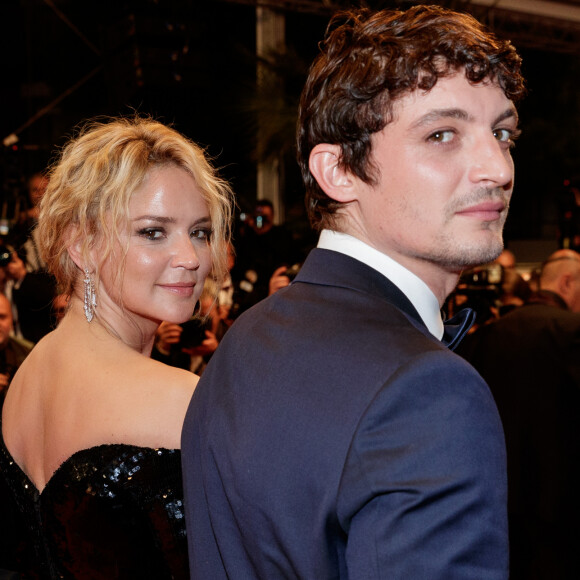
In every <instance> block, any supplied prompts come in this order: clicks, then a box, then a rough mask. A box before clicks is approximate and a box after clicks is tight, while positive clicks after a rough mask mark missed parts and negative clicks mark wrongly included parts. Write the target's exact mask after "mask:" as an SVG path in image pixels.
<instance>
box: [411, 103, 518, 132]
mask: <svg viewBox="0 0 580 580" xmlns="http://www.w3.org/2000/svg"><path fill="white" fill-rule="evenodd" d="M509 118H514V119H515V120H516V123H517V121H518V114H517V112H516V110H515V108H514V107H513V106H512V107H508V108H507V109H506V110H505V111H504V112H503V113H501V114H500V115H498V116H497V117H496V118H495V120H494V122H493V123H492V126H495V125H497V124H498V123H500V122H501V121H504V120H505V119H509ZM442 119H458V120H459V121H468V122H469V121H472V120H473V117H472V116H471V115H470V114H469V113H468V112H467V111H465V110H464V109H433V110H432V111H429V112H428V113H425V114H424V115H423V116H422V117H419V119H417V120H416V121H415V122H414V123H413V124H412V125H411V128H412V129H415V128H417V129H419V128H421V127H423V126H424V125H429V124H430V123H436V122H437V121H440V120H442Z"/></svg>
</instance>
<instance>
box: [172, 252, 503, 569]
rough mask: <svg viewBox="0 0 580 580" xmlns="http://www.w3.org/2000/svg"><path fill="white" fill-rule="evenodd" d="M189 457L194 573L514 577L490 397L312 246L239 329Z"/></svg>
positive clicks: (189, 424) (402, 312)
mask: <svg viewBox="0 0 580 580" xmlns="http://www.w3.org/2000/svg"><path fill="white" fill-rule="evenodd" d="M182 457H183V469H184V478H185V493H186V496H185V503H186V514H187V525H188V538H189V551H190V562H191V577H192V578H194V579H199V580H220V579H222V578H230V579H243V580H246V579H258V578H259V579H264V580H272V579H277V578H304V579H312V580H324V579H331V578H341V579H345V578H349V579H350V580H354V579H375V578H388V579H391V580H419V579H428V580H454V579H457V580H459V579H461V580H469V579H473V580H499V579H505V578H507V576H508V574H507V561H508V551H507V521H506V474H505V449H504V440H503V432H502V428H501V424H500V421H499V417H498V414H497V410H496V407H495V404H494V402H493V399H492V397H491V395H490V392H489V390H488V388H487V386H486V384H485V383H484V381H483V380H482V379H481V377H480V376H479V375H478V374H477V372H476V371H475V370H474V369H473V368H472V367H471V366H470V365H469V364H468V363H467V362H466V361H464V360H462V359H461V358H460V357H458V356H457V355H455V354H454V353H452V352H450V351H449V350H448V349H446V348H445V347H444V346H443V345H442V344H441V343H440V342H439V341H437V340H436V339H434V338H433V337H432V336H431V335H430V334H429V333H428V331H427V329H426V328H425V327H424V325H423V324H422V322H421V320H420V318H419V316H418V314H417V312H416V311H415V309H414V308H413V306H412V305H411V303H410V302H409V301H408V300H407V298H406V297H405V296H404V295H403V294H402V293H401V292H400V291H399V290H398V289H397V288H396V287H395V286H394V285H393V284H391V283H390V282H389V281H388V280H387V279H386V278H385V277H384V276H382V275H381V274H379V273H378V272H376V271H375V270H373V269H372V268H370V267H368V266H366V265H364V264H362V263H361V262H359V261H357V260H355V259H353V258H350V257H348V256H345V255H342V254H339V253H337V252H333V251H329V250H321V249H316V250H314V251H313V252H311V254H310V255H309V257H308V259H307V260H306V262H305V264H304V266H303V268H302V270H301V272H300V274H299V275H298V277H297V278H296V281H295V282H294V283H293V284H292V285H291V286H290V287H288V288H286V289H283V290H281V291H279V292H277V293H276V294H275V295H273V296H272V297H270V298H268V299H266V300H264V301H263V302H261V303H259V304H258V305H257V306H256V307H254V308H253V309H251V310H249V311H248V312H247V313H246V314H245V315H244V316H242V317H241V318H240V319H238V321H237V322H236V323H235V324H234V325H233V327H232V328H231V329H230V330H229V331H228V333H227V334H226V335H225V337H224V339H223V341H222V342H221V344H220V347H219V349H218V350H217V352H216V353H215V354H214V356H213V357H212V360H211V363H210V364H209V366H208V368H207V369H206V371H205V372H204V375H203V377H202V379H201V380H200V382H199V385H198V387H197V389H196V391H195V393H194V396H193V398H192V402H191V404H190V407H189V410H188V413H187V417H186V421H185V426H184V431H183V438H182Z"/></svg>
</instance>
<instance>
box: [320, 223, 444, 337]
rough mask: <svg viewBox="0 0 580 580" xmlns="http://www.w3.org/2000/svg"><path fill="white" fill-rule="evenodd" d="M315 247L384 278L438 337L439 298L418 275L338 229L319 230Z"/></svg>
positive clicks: (439, 327)
mask: <svg viewBox="0 0 580 580" xmlns="http://www.w3.org/2000/svg"><path fill="white" fill-rule="evenodd" d="M318 247H319V248H322V249H325V250H334V251H335V252H340V253H342V254H346V255H347V256H350V257H351V258H354V259H355V260H358V261H359V262H363V263H364V264H366V265H367V266H370V267H371V268H373V269H374V270H377V271H378V272H380V273H381V274H382V275H383V276H385V277H386V278H388V279H389V280H390V281H391V282H392V283H393V284H394V285H395V286H397V288H399V290H401V292H403V294H405V296H407V298H408V299H409V300H410V301H411V303H412V304H413V306H414V307H415V309H416V310H417V312H418V313H419V316H420V317H421V320H423V322H424V323H425V326H426V327H427V329H428V330H429V332H430V333H431V334H432V335H433V336H435V337H436V338H437V339H438V340H441V338H442V336H443V330H444V327H443V320H442V318H441V311H440V308H439V301H438V300H437V297H436V296H435V294H433V292H432V291H431V289H430V288H429V286H427V284H425V282H423V280H421V278H419V277H418V276H416V275H415V274H413V272H411V271H410V270H407V268H405V267H404V266H401V264H399V263H398V262H396V261H395V260H393V259H392V258H390V257H389V256H387V255H386V254H383V253H382V252H379V251H378V250H375V248H372V247H371V246H369V245H368V244H366V243H365V242H363V241H361V240H359V239H357V238H354V237H353V236H350V235H348V234H345V233H342V232H335V231H332V230H323V231H322V232H321V233H320V238H319V240H318Z"/></svg>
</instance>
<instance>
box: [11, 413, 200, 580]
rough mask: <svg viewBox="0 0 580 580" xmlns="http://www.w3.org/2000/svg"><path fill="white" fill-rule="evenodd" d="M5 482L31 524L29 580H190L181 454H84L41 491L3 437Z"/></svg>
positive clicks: (26, 558)
mask: <svg viewBox="0 0 580 580" xmlns="http://www.w3.org/2000/svg"><path fill="white" fill-rule="evenodd" d="M1 428H2V424H1V422H0V476H3V477H4V478H5V480H6V483H7V485H8V487H9V488H10V490H11V491H12V493H13V495H14V498H15V500H16V505H17V507H18V512H19V514H20V516H21V522H20V523H22V524H24V526H23V527H24V530H25V534H26V536H25V538H26V539H25V541H24V542H23V546H22V551H21V553H19V554H18V559H19V561H20V562H21V563H22V564H21V566H22V571H23V572H24V574H25V575H24V576H23V577H24V578H42V579H45V578H46V579H53V578H67V579H68V578H74V579H81V578H82V579H85V578H86V579H95V580H97V579H103V580H105V579H106V580H114V579H132V578H134V579H137V578H139V579H148V578H151V579H155V580H164V579H167V578H180V579H181V578H184V579H185V578H188V577H189V573H188V564H187V541H186V537H185V520H184V509H183V486H182V482H181V453H180V451H179V450H175V449H151V448H147V447H137V446H133V445H100V446H98V447H91V448H90V449H85V450H82V451H78V452H77V453H75V454H74V455H72V456H71V457H70V458H69V459H67V460H66V461H65V462H64V463H63V464H62V465H61V466H60V467H59V469H58V470H57V471H56V472H55V473H54V475H53V476H52V477H51V478H50V480H49V481H48V483H47V484H46V486H45V488H44V489H43V490H42V492H41V493H39V492H38V490H37V489H36V488H35V486H34V484H33V483H32V482H31V481H30V480H29V479H28V477H27V476H26V474H25V473H24V472H23V471H22V470H21V469H20V468H19V467H18V465H17V464H16V462H15V461H14V460H13V459H12V457H11V455H10V453H9V452H8V450H7V449H6V446H5V444H4V438H3V437H2V435H1Z"/></svg>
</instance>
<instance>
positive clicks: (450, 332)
mask: <svg viewBox="0 0 580 580" xmlns="http://www.w3.org/2000/svg"><path fill="white" fill-rule="evenodd" d="M474 322H475V311H473V310H471V308H464V309H463V310H460V311H459V312H458V313H457V314H456V315H455V316H452V317H451V318H450V319H449V320H445V321H444V323H443V324H444V325H445V331H444V332H443V338H442V339H441V342H442V343H443V344H444V345H445V346H446V347H447V348H449V349H450V350H454V349H455V347H456V346H457V345H458V344H459V342H460V341H461V339H462V338H463V337H464V336H465V335H466V334H467V331H468V330H469V329H470V328H471V326H472V325H473V323H474Z"/></svg>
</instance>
